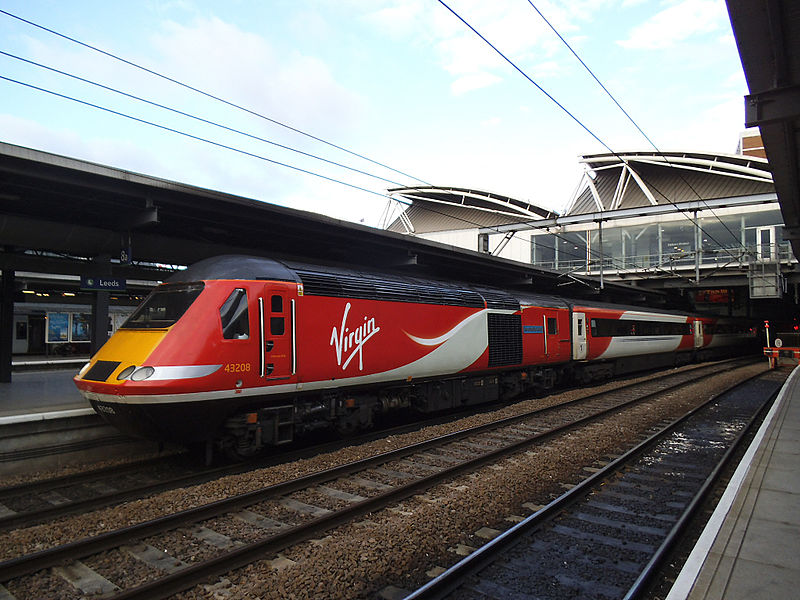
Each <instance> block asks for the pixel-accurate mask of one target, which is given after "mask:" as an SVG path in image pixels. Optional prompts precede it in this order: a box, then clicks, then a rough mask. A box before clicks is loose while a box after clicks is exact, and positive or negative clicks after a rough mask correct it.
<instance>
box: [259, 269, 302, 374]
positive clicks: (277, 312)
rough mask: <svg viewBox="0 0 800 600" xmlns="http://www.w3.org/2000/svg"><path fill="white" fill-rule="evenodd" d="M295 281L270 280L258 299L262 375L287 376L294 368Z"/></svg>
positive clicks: (295, 367)
mask: <svg viewBox="0 0 800 600" xmlns="http://www.w3.org/2000/svg"><path fill="white" fill-rule="evenodd" d="M295 289H296V285H294V284H280V283H278V284H270V285H267V286H264V292H263V293H262V294H261V296H260V297H259V299H258V311H259V337H260V338H261V344H260V348H261V350H260V361H261V377H264V378H265V379H289V378H291V377H292V376H294V375H295V372H296V370H297V357H296V355H295V340H294V328H295V322H294V312H295V302H294V299H293V297H292V296H293V292H294V290H295Z"/></svg>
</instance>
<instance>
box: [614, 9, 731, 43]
mask: <svg viewBox="0 0 800 600" xmlns="http://www.w3.org/2000/svg"><path fill="white" fill-rule="evenodd" d="M726 19H727V12H726V11H725V4H724V3H723V2H720V1H717V0H682V1H681V2H678V3H675V4H672V5H671V6H669V7H668V8H666V9H664V10H662V11H661V12H659V13H657V14H655V15H653V16H652V17H650V18H649V19H648V20H647V21H645V22H644V23H641V24H639V25H637V26H635V27H634V28H633V29H631V31H630V33H629V35H628V38H627V39H625V40H620V41H618V42H617V44H619V45H620V46H622V47H623V48H627V49H629V50H656V49H662V48H669V47H671V46H674V45H676V44H678V43H679V42H682V41H684V40H686V39H688V38H690V37H693V36H696V35H700V34H704V33H711V32H714V31H717V30H719V29H720V28H721V27H722V25H723V23H724V22H725V20H726Z"/></svg>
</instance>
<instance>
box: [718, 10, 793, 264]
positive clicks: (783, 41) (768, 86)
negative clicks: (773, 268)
mask: <svg viewBox="0 0 800 600" xmlns="http://www.w3.org/2000/svg"><path fill="white" fill-rule="evenodd" d="M727 4H728V14H729V15H730V18H731V25H732V26H733V35H734V37H735V38H736V45H737V46H738V48H739V56H740V57H741V59H742V67H743V68H744V75H745V78H746V79H747V87H748V89H749V90H750V94H749V95H748V96H746V97H745V99H744V111H743V115H744V118H743V120H744V122H745V125H746V126H748V127H758V128H759V129H760V131H761V138H762V139H763V141H764V148H765V149H766V153H767V158H768V159H769V164H770V166H771V168H772V173H773V177H774V180H775V191H776V192H777V194H778V201H779V202H780V204H781V212H782V213H783V222H784V224H785V228H784V232H783V238H784V239H786V240H790V241H791V243H792V250H793V251H794V255H795V256H798V257H800V161H799V160H798V157H800V53H799V52H798V48H800V2H797V0H768V1H765V0H728V2H727Z"/></svg>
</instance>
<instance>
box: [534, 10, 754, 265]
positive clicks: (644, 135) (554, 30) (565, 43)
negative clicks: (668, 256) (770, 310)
mask: <svg viewBox="0 0 800 600" xmlns="http://www.w3.org/2000/svg"><path fill="white" fill-rule="evenodd" d="M528 4H530V5H531V7H532V8H533V10H535V11H536V13H537V14H538V15H539V16H540V17H541V18H542V20H543V21H544V22H545V23H546V24H547V26H548V27H550V29H551V30H552V31H553V33H554V34H556V36H557V37H558V39H560V40H561V41H562V42H563V44H564V45H565V46H566V47H567V49H568V50H569V51H570V52H571V53H572V55H573V56H574V57H575V58H576V59H577V60H578V62H579V63H581V65H583V68H584V69H586V71H587V72H588V73H589V75H591V76H592V79H594V80H595V82H597V85H599V86H600V87H601V88H602V90H603V91H604V92H605V93H606V95H607V96H608V97H609V98H610V99H611V101H612V102H613V103H614V104H615V105H616V106H617V108H619V110H620V111H622V114H624V115H625V117H627V119H628V120H629V121H630V122H631V123H632V124H633V126H634V127H635V128H636V130H637V131H638V132H639V133H641V134H642V137H644V139H646V140H647V142H648V143H649V144H650V145H651V146H652V147H653V149H654V150H655V151H656V152H658V153H659V154H661V155H662V156H663V157H664V160H665V162H666V163H667V164H668V165H670V166H672V163H670V162H669V158H668V157H667V156H666V154H665V153H664V152H662V151H661V150H660V149H659V147H658V146H657V145H656V143H655V142H654V141H653V140H652V139H650V137H649V136H648V135H647V134H646V133H645V132H644V130H643V129H642V128H641V127H640V126H639V124H638V123H637V122H636V121H635V120H634V118H633V117H632V116H631V115H630V113H628V111H627V110H625V109H624V108H623V107H622V105H621V104H620V103H619V102H618V101H617V99H616V98H615V97H614V95H613V94H612V93H611V92H610V91H609V90H608V88H607V87H606V86H605V85H603V82H602V81H600V79H599V78H598V77H597V75H595V74H594V72H593V71H592V69H590V68H589V65H587V64H586V63H585V62H584V60H583V59H582V58H581V57H580V56H579V55H578V53H577V52H576V51H575V50H574V49H573V48H572V46H571V45H570V44H569V42H567V40H566V39H564V36H562V35H561V34H560V33H559V32H558V30H557V29H556V28H555V26H554V25H553V24H552V23H551V22H550V21H549V20H548V18H547V17H545V16H544V14H543V13H542V11H540V10H539V8H538V7H537V6H536V5H535V4H534V3H533V0H528ZM678 177H680V179H681V181H683V183H685V184H686V186H687V187H688V188H689V189H690V190H692V192H693V193H694V195H695V196H697V198H698V200H700V201H701V202H702V203H703V204H705V205H706V208H707V209H708V210H710V211H711V214H712V215H713V216H714V218H716V219H717V221H719V222H720V224H721V225H722V226H723V227H724V228H725V229H726V230H727V231H728V233H730V234H731V238H733V239H736V235H735V234H734V233H733V231H731V229H730V228H729V227H728V225H727V224H726V223H725V222H724V221H723V220H722V219H720V218H719V216H717V214H716V212H714V210H713V209H712V208H711V207H710V206H708V204H707V203H706V200H705V199H704V198H703V197H702V196H701V195H700V193H699V192H698V191H697V190H696V189H695V188H694V186H693V185H692V184H691V183H689V182H688V181H687V180H686V178H684V177H683V175H682V174H681V173H678ZM653 189H655V190H656V191H657V192H658V193H659V195H661V196H662V197H663V198H664V199H665V200H666V201H667V202H670V199H669V198H667V196H666V195H664V194H663V193H662V192H661V191H660V190H658V188H656V187H655V186H653ZM670 204H672V205H673V206H675V204H674V203H672V202H670ZM676 208H677V207H676ZM715 241H716V240H715ZM739 245H740V246H742V247H743V248H744V250H745V251H746V250H747V248H746V247H745V246H744V244H742V243H741V241H739Z"/></svg>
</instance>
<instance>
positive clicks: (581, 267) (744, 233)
mask: <svg viewBox="0 0 800 600" xmlns="http://www.w3.org/2000/svg"><path fill="white" fill-rule="evenodd" d="M731 212H732V211H731V209H724V210H722V211H717V212H716V213H711V211H698V212H696V213H691V214H686V215H685V216H680V215H678V219H679V220H676V217H675V216H671V217H669V218H663V217H653V218H649V219H647V218H635V219H629V220H618V221H608V222H604V223H603V224H602V227H600V226H598V224H597V223H592V224H591V225H590V226H586V225H583V226H578V225H574V226H568V227H566V228H563V230H561V231H558V232H556V231H554V230H553V228H551V229H550V230H549V232H547V231H544V232H535V233H534V234H533V235H532V236H531V262H532V263H533V264H534V265H536V266H539V267H543V268H548V269H555V270H559V271H575V272H579V273H597V272H599V271H600V269H601V264H602V270H603V271H604V272H606V273H612V272H630V271H634V272H635V271H638V270H650V269H664V270H676V269H682V268H692V269H694V268H697V267H700V268H704V267H723V266H729V267H731V266H736V265H737V264H741V265H743V266H744V265H747V264H748V263H751V262H752V261H754V260H756V261H775V260H789V259H790V258H791V257H792V254H791V249H790V246H789V243H788V242H784V240H783V239H782V237H781V231H782V228H783V217H782V216H781V212H780V210H779V209H778V208H777V206H775V208H772V207H769V208H768V209H767V210H753V209H752V208H750V209H746V208H742V209H741V210H740V211H738V212H733V214H731Z"/></svg>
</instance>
